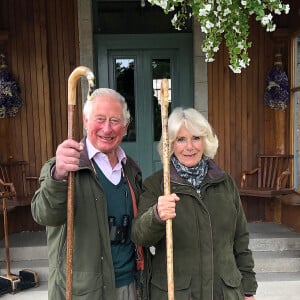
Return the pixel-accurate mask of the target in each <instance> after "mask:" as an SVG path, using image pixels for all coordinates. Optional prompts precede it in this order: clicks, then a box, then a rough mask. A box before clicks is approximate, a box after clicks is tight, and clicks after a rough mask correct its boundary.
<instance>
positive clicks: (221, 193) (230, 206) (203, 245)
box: [132, 160, 257, 300]
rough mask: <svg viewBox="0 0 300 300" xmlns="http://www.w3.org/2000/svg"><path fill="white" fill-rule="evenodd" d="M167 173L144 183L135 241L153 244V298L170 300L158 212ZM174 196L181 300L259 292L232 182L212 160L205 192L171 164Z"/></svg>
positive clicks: (236, 298)
mask: <svg viewBox="0 0 300 300" xmlns="http://www.w3.org/2000/svg"><path fill="white" fill-rule="evenodd" d="M162 176H163V175H162V171H159V172H157V173H155V174H154V175H152V176H150V177H149V178H147V179H146V180H145V181H144V184H143V193H142V194H141V197H140V202H139V210H138V215H137V217H136V219H135V220H134V222H133V226H132V240H133V241H134V242H135V243H138V244H141V245H143V246H146V247H150V246H154V247H155V255H153V257H152V279H151V300H164V299H167V271H166V241H165V223H164V222H162V221H160V220H159V218H158V217H157V214H156V212H155V209H156V206H155V204H156V203H157V199H158V197H159V196H160V195H163V183H162V182H163V180H162ZM171 193H176V194H177V195H178V196H179V197H180V201H178V202H177V204H176V217H175V218H174V219H173V221H172V228H173V261H174V290H175V299H176V300H188V299H192V300H221V299H224V300H240V299H244V292H245V293H252V294H255V292H256V289H257V282H256V279H255V273H254V271H253V267H254V262H253V258H252V253H251V251H250V250H249V248H248V244H249V233H248V229H247V221H246V218H245V215H244V211H243V208H242V204H241V201H240V197H239V194H238V191H237V188H236V186H235V184H234V181H233V180H232V178H231V177H230V176H229V175H228V174H226V173H225V172H223V171H222V170H221V169H219V167H217V165H216V164H215V163H214V162H213V161H211V160H210V161H209V168H208V173H207V175H206V177H205V179H204V182H203V185H202V187H201V192H200V194H198V193H197V191H196V189H195V188H193V187H192V186H191V185H190V184H189V183H188V182H187V181H185V180H183V179H182V178H180V177H179V176H178V174H177V173H176V171H175V169H174V168H173V166H172V165H171Z"/></svg>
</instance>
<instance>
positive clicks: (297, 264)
mask: <svg viewBox="0 0 300 300" xmlns="http://www.w3.org/2000/svg"><path fill="white" fill-rule="evenodd" d="M253 258H254V262H255V268H254V271H255V272H257V273H263V272H268V273H269V272H300V250H299V251H298V250H297V251H287V250H286V251H254V252H253Z"/></svg>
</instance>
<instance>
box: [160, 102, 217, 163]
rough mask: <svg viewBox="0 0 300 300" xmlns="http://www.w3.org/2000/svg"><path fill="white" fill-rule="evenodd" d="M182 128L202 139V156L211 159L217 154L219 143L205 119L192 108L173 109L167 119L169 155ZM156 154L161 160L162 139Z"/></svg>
mask: <svg viewBox="0 0 300 300" xmlns="http://www.w3.org/2000/svg"><path fill="white" fill-rule="evenodd" d="M182 126H184V127H185V128H186V129H187V130H189V131H190V133H191V134H192V135H194V136H201V137H203V138H204V155H205V156H207V157H208V158H211V159H213V158H214V156H215V155H216V153H217V150H218V146H219V141H218V138H217V136H216V135H215V134H214V132H213V129H212V127H211V125H210V124H209V123H208V121H207V120H206V118H205V117H204V116H203V115H202V114H201V113H200V112H198V111H197V110H196V109H194V108H185V109H184V108H182V107H177V108H175V109H174V110H173V111H172V113H171V114H170V116H169V119H168V134H169V147H170V155H171V154H173V152H174V151H173V143H174V141H175V139H176V137H177V134H178V131H179V130H180V128H181V127H182ZM158 153H159V155H160V157H161V159H162V153H163V151H162V139H160V141H159V144H158Z"/></svg>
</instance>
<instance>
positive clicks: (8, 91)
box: [0, 54, 22, 118]
mask: <svg viewBox="0 0 300 300" xmlns="http://www.w3.org/2000/svg"><path fill="white" fill-rule="evenodd" d="M4 60H5V57H4V55H3V54H1V64H0V118H5V117H15V115H16V113H17V112H18V110H19V109H20V107H21V106H22V100H21V98H20V87H19V85H18V83H17V82H16V81H15V80H14V78H13V76H12V75H11V74H10V72H9V71H8V68H7V65H6V63H5V62H4Z"/></svg>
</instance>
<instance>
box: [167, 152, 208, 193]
mask: <svg viewBox="0 0 300 300" xmlns="http://www.w3.org/2000/svg"><path fill="white" fill-rule="evenodd" d="M171 161H172V163H173V165H174V167H175V169H176V171H177V173H178V174H179V176H180V177H181V178H184V179H186V180H187V181H188V182H189V183H191V184H192V185H193V187H195V188H196V189H197V190H200V187H201V184H202V182H203V180H204V177H205V176H206V174H207V170H208V164H207V157H205V156H203V158H202V159H201V160H200V162H199V163H198V165H197V166H195V167H191V168H190V167H186V166H184V165H183V164H181V163H180V162H179V160H178V159H177V157H176V156H175V155H172V157H171Z"/></svg>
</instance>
